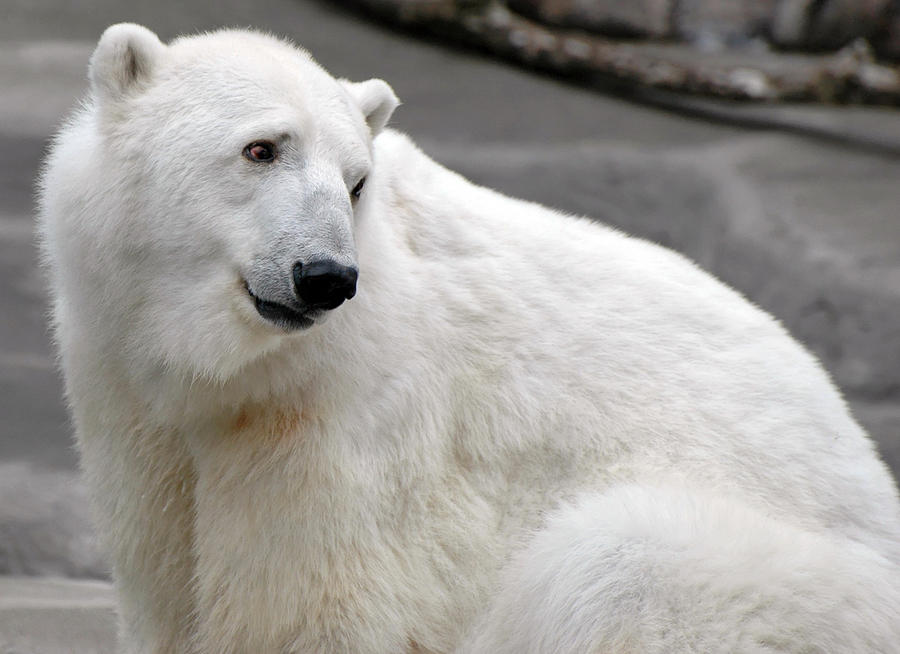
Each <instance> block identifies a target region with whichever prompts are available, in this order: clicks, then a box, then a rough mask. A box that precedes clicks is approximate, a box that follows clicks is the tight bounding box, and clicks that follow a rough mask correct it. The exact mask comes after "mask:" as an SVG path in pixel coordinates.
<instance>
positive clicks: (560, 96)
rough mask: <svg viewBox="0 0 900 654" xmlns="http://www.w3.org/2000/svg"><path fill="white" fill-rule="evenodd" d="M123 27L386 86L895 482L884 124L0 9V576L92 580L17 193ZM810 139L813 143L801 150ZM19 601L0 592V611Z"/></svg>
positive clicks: (307, 41)
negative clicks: (690, 294) (744, 302)
mask: <svg viewBox="0 0 900 654" xmlns="http://www.w3.org/2000/svg"><path fill="white" fill-rule="evenodd" d="M120 20H131V21H135V22H141V23H144V24H146V25H148V26H149V27H151V28H152V29H154V30H156V31H157V32H158V33H159V34H160V36H161V37H162V38H163V39H169V38H171V37H173V36H175V35H176V34H178V33H182V32H190V31H196V30H199V29H208V28H213V27H216V26H220V25H231V26H235V25H237V26H250V25H252V26H256V27H259V28H262V29H267V30H271V31H274V32H276V33H278V34H283V35H286V36H289V37H291V38H293V39H295V40H296V41H298V42H299V43H301V44H302V45H304V46H305V47H307V48H308V49H309V50H310V51H311V52H312V53H313V55H314V56H315V57H316V58H317V59H318V60H319V61H320V63H322V64H323V65H324V66H325V67H326V68H327V69H329V70H330V71H331V72H332V73H334V74H335V75H337V76H345V77H348V78H351V79H357V80H358V79H365V78H367V77H372V76H378V77H383V78H384V79H386V80H388V81H389V82H390V83H391V84H392V86H393V87H394V89H395V91H396V92H397V94H398V96H399V97H400V98H401V100H402V101H403V102H404V105H403V106H401V107H400V109H399V110H398V111H397V113H396V114H395V117H394V119H393V121H392V124H393V126H394V127H396V128H398V129H400V130H402V131H405V132H407V133H409V134H410V135H411V136H412V137H413V138H414V139H415V140H416V141H417V142H418V143H419V144H420V145H421V146H422V147H423V149H424V150H425V151H426V152H428V153H430V154H431V155H432V156H434V157H435V158H436V159H437V160H439V161H441V162H443V163H445V164H446V165H448V166H449V167H451V168H455V169H457V170H458V171H460V172H462V173H463V174H465V175H467V176H468V177H470V178H471V179H473V180H474V181H476V182H478V183H481V184H484V185H487V186H491V187H494V188H497V189H499V190H501V191H504V192H507V193H510V194H513V195H518V196H521V197H525V198H527V199H531V200H536V201H540V202H542V203H544V204H548V205H551V206H555V207H558V208H561V209H563V210H565V211H568V212H571V213H578V214H587V215H591V216H594V217H597V218H599V219H601V220H604V221H606V222H608V223H611V224H613V225H616V226H619V227H622V228H624V229H626V230H627V231H630V232H632V233H635V234H639V235H642V236H646V237H648V238H651V239H653V240H656V241H658V242H662V243H665V244H667V245H670V246H672V247H674V248H676V249H679V250H681V251H683V252H685V253H687V254H688V255H689V256H691V257H692V258H694V259H696V260H697V261H698V262H699V263H700V264H701V265H702V266H704V267H705V268H707V269H708V270H711V271H712V272H714V273H715V274H716V275H718V276H719V277H721V278H723V279H724V280H726V281H727V282H729V283H731V284H732V285H734V286H736V287H737V288H738V289H740V290H742V291H743V292H744V293H745V294H747V295H748V296H749V297H750V298H751V299H753V300H754V301H755V302H757V303H758V304H760V305H761V306H763V307H764V308H766V309H767V310H769V311H770V312H772V313H774V314H775V315H776V316H777V317H779V318H780V319H782V320H783V321H784V322H785V324H786V325H787V326H788V328H789V329H790V330H791V331H792V332H793V333H794V334H795V335H796V336H797V337H798V338H799V339H800V340H802V341H803V342H805V343H806V344H807V345H808V346H809V347H810V348H811V349H813V351H815V352H816V353H817V354H818V355H819V356H820V357H821V358H822V360H823V362H824V363H825V365H826V367H827V368H828V369H829V370H830V371H831V372H832V373H833V375H834V376H835V379H836V380H837V382H838V383H839V385H840V386H841V387H842V388H843V389H844V391H845V393H846V394H847V397H848V400H849V401H850V404H851V406H852V408H853V410H854V412H855V414H856V416H857V417H858V419H859V420H860V421H861V422H862V423H863V424H864V425H865V426H866V427H867V428H868V429H869V430H870V432H871V433H872V435H873V436H874V437H875V438H876V439H877V441H878V442H879V446H880V449H881V452H882V454H883V456H884V457H885V459H886V460H887V461H888V462H889V463H890V465H891V466H892V467H893V469H894V471H895V474H896V471H898V470H900V112H897V111H891V110H887V109H859V108H856V109H828V108H796V107H778V108H766V107H751V108H747V107H744V108H741V109H740V110H739V112H738V115H739V117H740V120H736V121H734V122H733V123H732V124H729V120H728V119H729V118H730V117H731V116H734V115H735V114H734V113H733V112H731V111H730V109H728V108H727V107H723V106H721V105H717V106H712V105H709V106H707V107H706V109H704V111H705V113H707V114H711V115H712V114H714V115H717V116H719V117H720V118H725V119H726V120H725V121H724V122H722V121H719V122H710V121H705V120H702V119H699V118H697V117H692V116H691V115H690V113H691V111H694V110H695V109H696V107H693V108H691V109H690V111H687V112H685V111H681V112H667V111H664V110H662V109H659V108H654V107H652V106H648V105H640V104H633V103H629V102H627V101H625V100H623V99H620V98H615V97H611V96H606V95H603V94H601V93H597V92H594V91H589V90H586V89H580V88H577V87H573V86H570V85H566V84H563V83H559V82H557V81H554V80H552V79H549V78H546V77H540V76H536V75H533V74H530V73H527V72H524V71H520V70H517V69H514V68H511V67H509V66H507V65H505V64H503V63H500V62H496V61H492V60H488V59H484V58H481V57H479V56H478V55H476V54H472V53H468V52H456V51H453V50H450V49H448V48H446V47H444V46H437V45H431V44H428V43H426V42H423V41H419V40H417V39H415V38H414V37H413V36H411V35H408V34H399V33H396V32H392V31H390V30H386V29H384V28H382V27H380V26H377V25H372V24H370V23H367V22H365V21H364V20H362V19H361V18H359V17H357V16H356V15H354V14H351V13H347V12H345V11H343V10H341V9H339V8H334V7H332V6H331V5H329V4H326V3H320V2H317V1H314V0H258V1H257V2H253V3H250V2H246V1H241V2H238V1H237V0H226V1H224V2H220V3H216V4H208V3H202V2H199V0H190V1H187V2H175V1H174V0H161V1H159V2H155V3H135V6H133V7H129V8H127V9H125V8H123V5H122V3H120V2H116V1H114V0H97V1H94V2H82V3H64V2H62V1H61V0H31V1H27V0H17V1H12V0H11V1H8V2H5V3H4V4H3V7H2V8H0V89H2V92H0V146H2V148H3V152H4V153H5V156H2V157H0V416H2V424H0V573H13V574H62V575H75V576H83V575H97V574H102V570H103V566H102V562H101V561H100V559H99V557H98V556H97V554H96V552H95V550H94V546H93V541H92V539H91V538H90V530H89V527H88V526H87V517H86V509H85V507H84V500H83V491H82V489H81V487H80V485H79V483H78V481H77V476H76V475H75V474H74V470H75V466H76V462H75V456H74V453H73V450H72V448H71V445H70V428H69V427H68V425H67V418H66V412H65V409H64V404H63V401H62V398H61V385H60V383H59V381H58V375H57V373H56V371H55V364H54V360H53V355H52V354H51V348H50V345H49V341H48V336H47V332H46V328H45V323H46V320H45V312H46V300H45V293H44V290H43V282H42V280H41V278H40V275H39V273H38V271H37V267H36V257H35V251H34V248H33V235H32V229H33V218H32V195H33V191H32V188H33V179H34V177H35V174H36V171H37V169H38V166H39V161H40V158H41V153H42V150H43V148H44V147H45V144H46V141H47V138H48V136H49V135H50V134H51V133H52V131H53V129H54V125H56V124H58V123H59V121H60V120H61V118H62V116H63V115H64V114H65V113H66V111H67V110H68V108H69V107H71V106H73V105H74V104H75V102H76V100H77V98H78V97H79V96H80V95H81V94H82V92H83V90H84V88H85V68H86V64H87V59H88V57H89V55H90V52H91V50H92V48H93V45H94V43H95V42H96V39H97V38H98V37H99V35H100V33H101V32H102V30H103V29H104V27H106V26H107V25H108V24H110V23H113V22H117V21H120ZM707 110H708V111H707ZM741 121H748V122H750V123H753V124H754V127H752V128H751V127H745V126H741V125H740V124H738V123H740V122H741ZM769 122H776V123H780V124H787V125H791V126H793V128H794V129H793V130H792V131H790V130H789V131H784V130H772V129H765V128H764V126H765V125H766V124H768V123H769ZM807 126H812V127H813V128H814V129H813V130H812V131H819V132H822V133H824V134H826V135H827V138H817V137H810V136H804V135H802V134H798V133H796V132H808V131H810V130H809V129H807ZM61 516H67V519H66V520H63V519H62V518H61ZM54 527H58V528H56V529H55V531H54ZM52 533H55V534H56V536H53V535H48V534H52ZM2 581H3V580H2V579H0V582H2ZM4 583H5V582H4ZM17 594H18V593H17V592H16V593H14V592H13V591H12V590H11V587H10V586H9V585H3V584H2V583H0V602H6V604H0V607H8V606H9V602H11V601H12V602H13V603H14V600H15V597H16V596H17ZM9 610H11V609H9V608H4V609H2V610H0V653H2V654H6V653H7V651H16V652H31V651H34V652H38V651H56V650H52V649H46V650H41V649H34V648H32V649H28V648H27V647H25V646H23V645H21V644H19V645H16V646H15V647H17V648H18V649H14V650H4V649H3V646H4V641H3V639H2V637H5V636H6V635H7V634H6V633H5V630H6V629H8V626H6V625H9V624H10V622H9V621H8V615H10V614H9V613H8V611H9ZM3 611H7V613H3ZM4 616H7V617H4ZM104 619H105V618H104ZM4 620H7V621H6V622H4ZM54 620H55V618H54ZM76 622H77V620H76ZM101 623H102V624H107V623H105V622H102V621H101V622H100V623H97V625H98V626H97V628H98V629H100V631H98V632H97V634H101V632H102V634H105V635H101V636H97V637H98V638H101V640H102V638H106V637H108V636H109V633H111V632H110V631H109V629H108V625H107V627H101V626H99V625H100V624H101ZM34 624H37V623H34ZM59 624H63V623H61V622H60V623H59ZM104 630H105V631H104ZM35 633H37V632H35ZM95 635H96V634H95ZM48 637H49V636H48ZM17 642H18V641H17ZM22 642H25V641H22ZM35 642H37V641H35ZM73 642H74V641H73ZM85 647H86V649H85V648H82V649H71V650H66V651H71V652H73V653H77V652H82V651H84V652H87V651H93V650H91V649H90V646H89V645H85Z"/></svg>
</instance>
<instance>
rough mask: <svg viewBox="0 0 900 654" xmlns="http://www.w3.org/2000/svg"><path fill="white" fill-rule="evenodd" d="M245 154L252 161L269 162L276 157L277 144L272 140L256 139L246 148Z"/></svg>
mask: <svg viewBox="0 0 900 654" xmlns="http://www.w3.org/2000/svg"><path fill="white" fill-rule="evenodd" d="M244 156H245V157H247V158H248V159H249V160H250V161H258V162H261V163H268V162H270V161H272V160H274V159H275V144H274V143H272V142H271V141H254V142H253V143H251V144H250V145H248V146H247V147H246V148H244Z"/></svg>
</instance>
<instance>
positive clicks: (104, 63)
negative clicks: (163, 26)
mask: <svg viewBox="0 0 900 654" xmlns="http://www.w3.org/2000/svg"><path fill="white" fill-rule="evenodd" d="M165 49H166V46H165V45H163V43H162V42H161V41H160V40H159V37H158V36H156V34H154V33H153V32H151V31H150V30H148V29H147V28H146V27H141V26H140V25H134V24H133V23H119V24H118V25H112V26H111V27H107V28H106V31H105V32H103V36H101V37H100V42H99V43H98V44H97V48H96V49H95V50H94V54H93V55H91V63H90V67H89V71H88V77H89V78H90V80H91V89H92V90H93V92H94V96H95V97H99V98H102V99H105V100H118V99H120V98H122V97H123V96H125V95H126V94H127V93H129V92H130V91H132V90H133V89H134V88H136V87H138V86H140V85H141V84H143V83H145V82H146V81H147V80H149V79H150V77H151V76H152V74H153V70H154V68H155V66H156V64H157V62H158V61H159V59H160V58H161V57H162V55H163V54H164V52H165Z"/></svg>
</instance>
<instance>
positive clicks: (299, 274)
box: [293, 259, 359, 309]
mask: <svg viewBox="0 0 900 654" xmlns="http://www.w3.org/2000/svg"><path fill="white" fill-rule="evenodd" d="M358 276H359V272H358V271H357V270H356V268H354V267H352V266H344V265H341V264H339V263H337V262H336V261H334V260H333V259H318V260H316V261H311V262H309V263H306V264H304V263H301V262H299V261H298V262H297V263H295V264H294V268H293V277H294V288H295V289H296V292H297V297H299V298H300V300H301V301H302V302H303V303H304V304H305V305H306V306H308V307H309V308H312V309H334V308H335V307H337V306H339V305H340V304H342V303H343V302H344V300H349V299H350V298H352V297H353V296H354V295H356V279H357V277H358Z"/></svg>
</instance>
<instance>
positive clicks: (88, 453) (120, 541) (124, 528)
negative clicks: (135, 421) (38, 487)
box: [79, 427, 195, 654]
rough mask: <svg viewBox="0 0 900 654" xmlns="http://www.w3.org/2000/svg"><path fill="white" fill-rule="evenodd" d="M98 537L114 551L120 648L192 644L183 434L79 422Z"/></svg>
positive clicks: (150, 653) (179, 652)
mask: <svg viewBox="0 0 900 654" xmlns="http://www.w3.org/2000/svg"><path fill="white" fill-rule="evenodd" d="M79 432H80V433H79V441H80V445H81V451H82V465H83V467H84V470H85V473H86V477H87V479H88V482H89V486H90V490H91V494H92V500H93V504H94V509H95V513H96V515H97V520H98V527H99V530H100V534H101V539H102V541H103V544H104V546H105V548H106V550H107V553H108V554H109V556H110V557H111V561H112V568H113V577H114V582H115V588H116V593H117V596H118V605H119V646H118V651H119V652H122V653H123V654H188V653H189V652H192V651H193V648H192V645H191V641H192V638H193V631H194V629H193V621H194V614H195V610H194V599H193V589H192V581H193V572H194V564H193V553H192V548H193V514H194V509H193V493H194V483H195V481H194V479H195V475H194V470H193V463H192V461H191V459H190V456H189V454H188V452H187V450H186V448H185V447H184V443H183V441H182V439H181V438H180V435H179V434H177V433H175V432H173V431H167V430H163V429H158V428H142V427H138V428H133V429H131V430H129V431H126V432H125V433H121V432H120V433H116V434H115V436H114V437H111V436H110V435H109V433H108V432H107V433H103V434H97V433H85V430H79Z"/></svg>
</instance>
